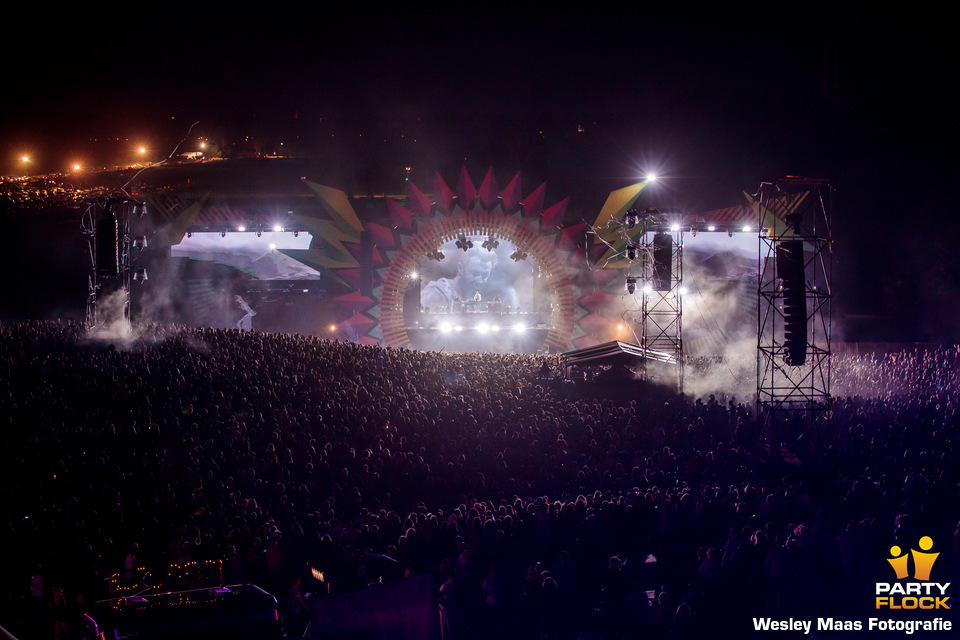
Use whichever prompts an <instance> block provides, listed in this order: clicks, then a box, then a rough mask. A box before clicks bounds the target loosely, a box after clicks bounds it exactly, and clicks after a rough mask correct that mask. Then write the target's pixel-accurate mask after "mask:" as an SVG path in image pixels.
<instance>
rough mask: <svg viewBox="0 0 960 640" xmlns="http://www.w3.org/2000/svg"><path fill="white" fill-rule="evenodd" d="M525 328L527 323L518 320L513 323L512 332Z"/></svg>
mask: <svg viewBox="0 0 960 640" xmlns="http://www.w3.org/2000/svg"><path fill="white" fill-rule="evenodd" d="M526 330H527V325H525V324H523V323H522V322H518V323H517V324H515V325H513V332H514V333H523V332H524V331H526Z"/></svg>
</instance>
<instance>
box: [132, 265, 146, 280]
mask: <svg viewBox="0 0 960 640" xmlns="http://www.w3.org/2000/svg"><path fill="white" fill-rule="evenodd" d="M133 281H134V282H146V281H147V270H146V269H144V268H143V267H137V268H136V269H134V271H133Z"/></svg>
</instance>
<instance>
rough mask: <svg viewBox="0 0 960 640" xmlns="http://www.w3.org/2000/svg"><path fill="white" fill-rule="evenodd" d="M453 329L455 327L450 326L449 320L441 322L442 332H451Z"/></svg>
mask: <svg viewBox="0 0 960 640" xmlns="http://www.w3.org/2000/svg"><path fill="white" fill-rule="evenodd" d="M451 331H453V327H452V326H450V323H449V322H441V323H440V333H450V332H451Z"/></svg>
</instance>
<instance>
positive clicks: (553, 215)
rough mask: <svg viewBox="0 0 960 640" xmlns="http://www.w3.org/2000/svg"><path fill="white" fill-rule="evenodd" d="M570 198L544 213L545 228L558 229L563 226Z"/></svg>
mask: <svg viewBox="0 0 960 640" xmlns="http://www.w3.org/2000/svg"><path fill="white" fill-rule="evenodd" d="M569 203H570V198H564V199H563V200H561V201H560V202H558V203H557V204H555V205H553V206H552V207H550V208H549V209H547V210H546V211H544V212H543V228H544V230H546V229H547V228H548V227H558V226H560V225H561V224H563V214H564V213H566V212H567V205H568V204H569Z"/></svg>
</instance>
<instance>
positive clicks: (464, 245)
mask: <svg viewBox="0 0 960 640" xmlns="http://www.w3.org/2000/svg"><path fill="white" fill-rule="evenodd" d="M457 249H460V250H461V251H463V252H464V253H466V252H467V250H468V249H473V240H468V239H467V236H460V237H459V238H457Z"/></svg>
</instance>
